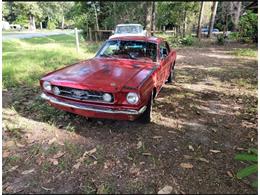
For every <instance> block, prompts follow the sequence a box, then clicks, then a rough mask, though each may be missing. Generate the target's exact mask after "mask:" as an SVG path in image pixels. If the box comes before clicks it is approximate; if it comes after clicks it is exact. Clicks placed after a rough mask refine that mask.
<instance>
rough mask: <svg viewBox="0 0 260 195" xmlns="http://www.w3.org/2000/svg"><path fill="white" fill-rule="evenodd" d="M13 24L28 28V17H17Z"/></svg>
mask: <svg viewBox="0 0 260 195" xmlns="http://www.w3.org/2000/svg"><path fill="white" fill-rule="evenodd" d="M15 23H16V24H20V25H21V26H28V17H26V16H24V15H19V16H18V17H17V18H16V20H15Z"/></svg>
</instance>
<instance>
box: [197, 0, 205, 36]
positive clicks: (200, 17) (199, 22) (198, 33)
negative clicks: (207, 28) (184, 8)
mask: <svg viewBox="0 0 260 195" xmlns="http://www.w3.org/2000/svg"><path fill="white" fill-rule="evenodd" d="M203 10H204V1H202V2H201V6H200V15H199V21H198V29H197V37H198V38H199V39H200V37H201V22H202V16H203Z"/></svg>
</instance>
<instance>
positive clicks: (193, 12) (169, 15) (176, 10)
mask: <svg viewBox="0 0 260 195" xmlns="http://www.w3.org/2000/svg"><path fill="white" fill-rule="evenodd" d="M199 7H200V2H189V3H187V2H158V6H157V27H158V28H162V26H166V27H170V26H172V27H177V28H178V30H180V28H181V26H182V25H183V24H184V22H185V19H187V21H186V23H187V24H190V29H192V28H193V26H194V25H197V16H198V13H199Z"/></svg>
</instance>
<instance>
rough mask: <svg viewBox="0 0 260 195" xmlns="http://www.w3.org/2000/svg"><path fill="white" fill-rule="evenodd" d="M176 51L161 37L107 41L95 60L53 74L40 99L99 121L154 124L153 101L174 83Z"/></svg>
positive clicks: (44, 83) (43, 81) (44, 80)
mask: <svg viewBox="0 0 260 195" xmlns="http://www.w3.org/2000/svg"><path fill="white" fill-rule="evenodd" d="M175 60H176V52H175V51H174V50H172V49H171V48H170V47H169V44H168V43H167V42H166V41H164V40H163V39H161V38H157V37H144V36H136V37H134V36H125V37H117V38H112V39H109V40H107V41H106V42H105V43H104V44H103V46H102V47H101V48H100V50H99V51H98V52H97V54H96V56H95V57H94V58H92V59H88V60H85V61H81V62H78V63H75V64H72V65H70V66H67V67H64V68H61V69H59V70H56V71H53V72H51V73H48V74H47V75H45V76H44V77H43V78H42V79H41V80H40V85H41V88H42V90H43V93H42V94H41V97H42V98H43V99H45V100H47V101H48V102H49V103H50V104H51V105H52V106H54V107H56V108H58V109H62V110H65V111H68V112H72V113H75V114H79V115H83V116H86V117H94V118H110V119H122V120H135V119H137V118H139V120H140V121H142V122H144V123H148V122H150V121H151V112H152V103H153V99H154V98H155V97H156V96H157V94H158V93H159V91H160V90H161V88H162V86H163V85H164V83H165V82H172V80H173V74H174V72H173V71H174V65H175Z"/></svg>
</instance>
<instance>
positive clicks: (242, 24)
mask: <svg viewBox="0 0 260 195" xmlns="http://www.w3.org/2000/svg"><path fill="white" fill-rule="evenodd" d="M257 29H258V22H257V14H256V13H253V12H252V11H248V12H247V13H246V14H245V15H243V16H242V17H241V18H240V21H239V35H240V39H241V41H243V42H255V43H256V42H257V36H258V33H257Z"/></svg>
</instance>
